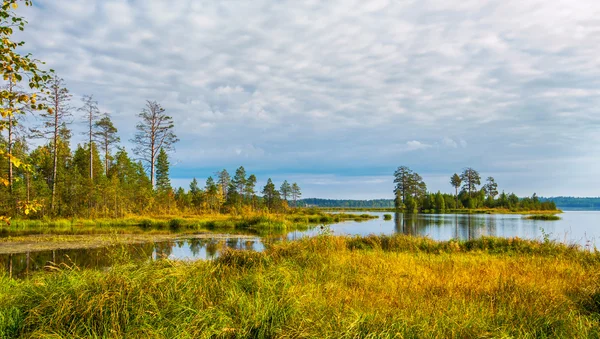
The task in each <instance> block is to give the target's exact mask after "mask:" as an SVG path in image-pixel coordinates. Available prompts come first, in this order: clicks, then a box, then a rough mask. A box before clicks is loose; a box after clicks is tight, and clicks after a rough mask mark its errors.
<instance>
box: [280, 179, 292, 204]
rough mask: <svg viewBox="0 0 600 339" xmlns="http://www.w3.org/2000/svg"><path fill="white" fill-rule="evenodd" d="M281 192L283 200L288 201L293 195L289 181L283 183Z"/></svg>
mask: <svg viewBox="0 0 600 339" xmlns="http://www.w3.org/2000/svg"><path fill="white" fill-rule="evenodd" d="M279 192H281V197H282V198H283V200H285V201H287V200H288V197H289V196H290V195H291V193H292V186H291V185H290V184H289V183H288V182H287V180H284V181H283V183H282V184H281V188H280V189H279Z"/></svg>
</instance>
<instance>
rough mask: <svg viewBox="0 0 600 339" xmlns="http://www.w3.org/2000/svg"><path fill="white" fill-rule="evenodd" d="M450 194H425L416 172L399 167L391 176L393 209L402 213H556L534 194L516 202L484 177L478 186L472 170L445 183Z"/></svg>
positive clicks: (550, 204)
mask: <svg viewBox="0 0 600 339" xmlns="http://www.w3.org/2000/svg"><path fill="white" fill-rule="evenodd" d="M449 182H450V185H451V186H452V187H453V188H454V194H447V193H441V192H440V191H438V192H437V193H433V192H428V191H427V184H425V182H424V181H423V178H422V177H421V176H420V175H419V174H418V173H416V172H414V171H412V170H411V169H410V168H408V167H406V166H400V167H398V169H397V170H396V171H395V172H394V184H395V188H394V195H395V199H394V206H395V208H396V210H399V211H404V212H405V213H418V212H425V213H427V212H435V213H444V212H446V213H451V212H465V211H466V212H469V211H486V212H500V213H502V212H504V213H505V212H523V213H532V212H545V213H548V212H550V213H557V212H560V211H559V210H558V209H557V208H556V204H555V203H554V202H552V201H541V200H540V199H539V198H538V197H537V195H536V194H535V193H534V194H533V195H532V196H531V197H530V198H529V197H527V198H519V197H517V196H516V195H515V194H514V193H509V194H507V193H505V192H504V191H502V193H499V192H498V184H497V183H496V181H495V179H494V178H493V177H488V178H487V179H486V180H485V183H484V184H483V185H481V175H480V174H479V172H477V171H476V170H474V169H473V168H470V167H469V168H465V169H464V170H463V172H462V173H461V174H460V175H459V174H457V173H454V174H453V175H452V176H451V177H450V179H449Z"/></svg>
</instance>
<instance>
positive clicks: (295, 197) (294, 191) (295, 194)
mask: <svg viewBox="0 0 600 339" xmlns="http://www.w3.org/2000/svg"><path fill="white" fill-rule="evenodd" d="M291 193H292V200H294V207H297V206H298V199H300V197H301V196H302V192H300V186H298V184H297V183H293V184H292V192H291Z"/></svg>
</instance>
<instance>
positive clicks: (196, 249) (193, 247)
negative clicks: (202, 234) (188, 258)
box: [188, 239, 204, 257]
mask: <svg viewBox="0 0 600 339" xmlns="http://www.w3.org/2000/svg"><path fill="white" fill-rule="evenodd" d="M188 242H189V244H190V252H192V255H193V256H194V257H197V256H198V254H200V250H201V249H202V247H203V246H204V243H203V242H202V241H201V240H200V239H190V240H188Z"/></svg>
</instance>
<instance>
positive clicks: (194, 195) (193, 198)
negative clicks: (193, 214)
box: [189, 178, 202, 209]
mask: <svg viewBox="0 0 600 339" xmlns="http://www.w3.org/2000/svg"><path fill="white" fill-rule="evenodd" d="M189 194H190V203H191V204H192V206H193V207H194V208H196V209H197V208H200V206H201V205H202V190H201V189H200V187H199V186H198V180H196V178H194V180H192V182H191V183H190V192H189Z"/></svg>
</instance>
